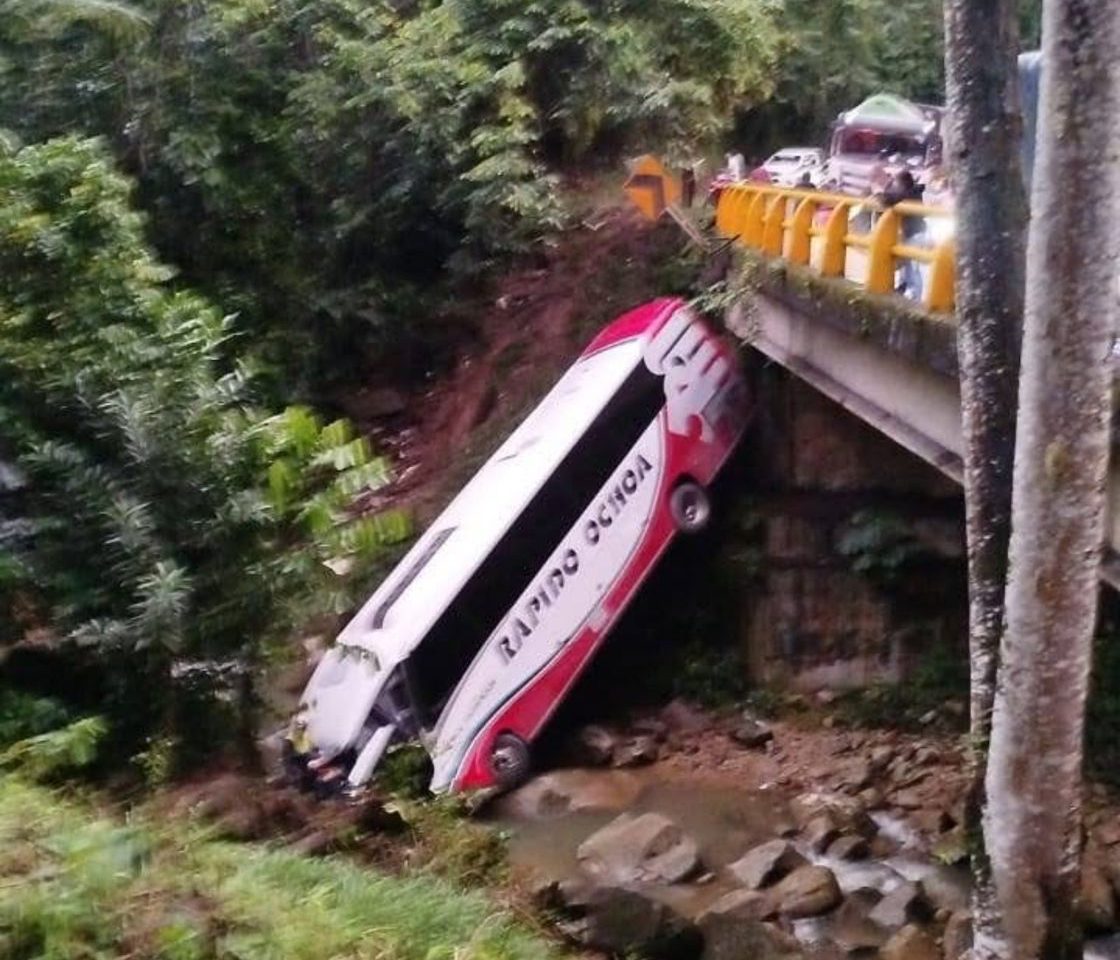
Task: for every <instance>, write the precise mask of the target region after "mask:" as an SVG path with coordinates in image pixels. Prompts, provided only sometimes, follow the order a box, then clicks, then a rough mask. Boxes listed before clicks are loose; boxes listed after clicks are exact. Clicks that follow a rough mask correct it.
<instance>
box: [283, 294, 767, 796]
mask: <svg viewBox="0 0 1120 960" xmlns="http://www.w3.org/2000/svg"><path fill="white" fill-rule="evenodd" d="M745 414H746V400H745V390H744V384H743V381H742V379H741V376H740V373H739V371H738V368H737V364H736V358H735V354H734V352H733V350H732V349H731V348H730V347H729V346H728V345H727V344H725V343H724V342H723V341H722V340H721V339H720V338H719V337H717V336H716V335H715V334H713V333H712V331H711V330H709V329H708V328H707V327H706V326H705V325H704V324H703V323H702V322H701V321H700V320H699V319H697V318H696V317H695V316H694V315H693V314H692V313H691V312H690V311H689V310H688V308H687V307H686V306H685V305H684V304H683V303H682V302H681V301H679V300H674V299H663V300H657V301H654V302H652V303H649V304H646V305H645V306H642V307H639V308H638V309H636V310H633V311H631V312H630V313H627V314H625V315H624V316H622V317H620V318H618V319H617V320H616V321H614V322H613V323H612V324H610V325H609V326H607V327H606V328H605V329H604V330H603V331H602V332H601V333H600V334H599V335H598V336H597V337H596V338H595V339H594V340H593V341H592V343H591V344H590V346H588V347H587V349H586V350H585V351H584V352H583V354H582V355H581V356H580V357H579V359H578V360H577V361H576V363H575V364H574V365H573V366H572V367H571V368H570V369H569V370H568V371H567V372H566V373H565V374H564V376H563V377H562V378H561V379H560V381H559V382H558V383H557V384H556V386H555V387H554V388H553V389H552V391H551V392H550V393H549V394H548V396H547V397H545V399H544V400H543V401H542V402H541V403H540V405H539V406H538V407H537V408H536V409H535V410H534V411H533V412H532V413H531V414H530V415H529V416H528V418H527V419H526V420H525V421H524V422H523V423H522V424H521V425H520V426H519V427H518V428H517V430H515V431H514V433H513V434H512V435H511V436H510V437H509V438H508V439H507V440H506V442H505V443H504V444H502V446H501V447H500V448H499V449H498V451H497V452H496V453H495V454H494V455H493V456H492V457H491V458H490V459H489V460H488V461H487V462H486V464H485V465H484V466H483V467H482V468H481V469H480V470H479V471H478V473H477V474H476V475H475V476H474V478H473V479H472V480H471V481H470V482H469V483H468V484H467V485H466V487H464V488H463V490H462V491H461V492H460V493H459V495H458V496H457V497H456V498H455V500H454V501H453V502H452V503H451V504H450V506H448V507H447V509H446V510H444V512H443V513H442V514H441V515H440V516H439V518H438V519H437V520H436V521H435V522H434V523H433V524H432V525H431V527H430V528H429V529H428V530H427V532H426V533H425V534H424V535H423V536H422V537H421V538H420V540H419V541H418V542H417V543H416V545H415V546H414V547H413V548H412V549H411V550H410V551H409V553H408V555H407V556H406V557H405V558H404V559H403V560H402V561H401V563H400V565H399V566H398V567H397V568H396V569H395V570H394V571H393V572H392V573H391V574H390V575H389V576H388V577H387V578H386V580H385V581H384V582H383V583H382V584H381V586H380V587H379V588H378V589H377V590H376V591H375V592H374V594H373V596H371V597H370V599H369V600H368V601H367V602H366V604H365V605H364V606H363V607H362V609H361V610H360V611H359V612H358V614H357V615H356V616H355V617H354V618H353V620H351V622H350V623H349V624H348V625H347V626H346V628H345V629H344V630H343V631H342V633H341V634H340V635H339V637H338V640H337V643H336V644H335V645H334V647H333V648H332V649H331V650H330V651H329V652H328V653H327V654H326V655H325V656H324V658H323V660H322V661H321V662H320V664H319V666H318V667H317V669H316V670H315V673H314V675H313V676H312V678H311V681H310V683H309V684H308V686H307V689H306V691H305V692H304V695H303V698H302V704H301V709H300V713H299V715H298V720H297V727H298V730H299V737H298V742H299V746H298V748H297V749H296V751H295V752H296V754H297V756H296V757H295V759H296V761H297V762H298V763H299V764H302V767H303V769H304V770H305V771H306V770H310V771H312V772H313V774H314V775H315V776H316V777H320V778H321V777H323V776H329V777H333V778H335V780H336V781H337V782H338V783H339V784H340V785H341V784H342V783H348V784H349V785H350V786H351V787H357V786H360V785H361V784H363V783H364V782H365V781H366V780H368V778H369V777H370V775H371V773H372V772H373V769H374V767H375V766H376V765H377V763H378V762H379V761H380V759H381V757H382V756H383V754H384V753H385V750H386V749H387V748H388V747H389V746H390V745H391V744H392V743H394V742H397V741H400V740H410V739H417V740H419V741H420V742H421V743H422V744H423V745H424V747H425V748H426V749H427V751H428V752H429V754H430V755H431V758H432V762H433V766H434V775H433V777H432V781H431V789H432V790H433V791H437V792H438V791H444V790H464V789H474V788H484V787H491V786H499V787H510V786H513V785H515V784H517V783H519V782H520V781H521V780H522V779H523V778H524V777H525V776H526V775H527V773H528V770H529V767H530V745H531V744H532V742H533V741H534V739H535V738H536V737H537V735H538V734H539V733H540V732H541V730H542V728H543V727H544V726H545V724H546V723H547V722H548V719H549V717H550V716H551V715H552V713H553V711H555V710H556V708H557V707H558V706H559V704H560V703H561V701H562V700H563V699H564V696H565V694H566V693H567V692H568V690H569V689H570V688H571V686H572V684H573V683H574V682H575V680H576V678H577V677H578V676H579V675H580V673H581V671H582V670H583V669H584V668H585V667H586V666H587V664H588V662H589V661H590V660H591V658H592V656H593V655H594V654H595V651H596V650H597V649H598V648H599V646H600V645H601V644H602V642H603V640H604V639H605V638H606V636H607V634H608V633H609V632H610V630H611V628H612V626H613V625H614V624H615V622H616V621H617V620H618V618H619V616H620V615H621V614H622V612H623V610H624V609H625V608H626V606H627V604H628V603H629V602H630V600H631V599H632V598H633V597H634V595H635V593H636V592H637V591H638V588H639V587H640V586H641V584H642V582H643V581H644V580H645V578H646V576H647V575H648V574H649V572H650V570H651V569H652V568H653V566H654V565H655V564H656V563H657V561H658V559H659V558H660V556H661V555H662V553H663V552H664V551H665V549H666V547H667V546H668V545H669V543H670V541H671V540H672V539H673V538H674V536H675V535H676V534H677V533H681V532H683V533H692V532H694V531H697V530H699V529H701V528H703V527H704V526H705V524H706V523H707V521H708V517H709V514H710V505H709V500H708V493H707V487H708V485H709V484H710V483H711V481H712V479H713V478H714V477H715V475H716V473H717V471H718V470H719V468H720V466H721V465H722V464H723V462H724V461H725V460H726V459H727V457H728V455H729V454H730V453H731V451H732V449H733V447H734V446H735V444H736V442H737V440H738V438H739V436H740V434H741V432H742V430H743V428H744V425H745ZM292 742H293V743H295V742H296V738H293V741H292Z"/></svg>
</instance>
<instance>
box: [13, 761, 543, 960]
mask: <svg viewBox="0 0 1120 960" xmlns="http://www.w3.org/2000/svg"><path fill="white" fill-rule="evenodd" d="M554 956H556V953H555V951H554V950H553V949H552V948H551V947H550V946H549V945H548V944H546V942H545V941H543V940H542V939H540V938H539V937H537V936H535V935H534V934H532V933H531V932H530V931H529V930H528V929H526V928H524V927H522V926H521V925H519V924H518V923H517V922H515V921H514V920H513V919H512V918H511V917H510V916H509V915H508V914H507V913H505V912H503V911H501V910H499V909H497V908H496V907H495V906H494V905H493V904H492V903H491V902H489V901H488V900H487V899H486V898H485V897H483V896H481V895H479V894H474V893H466V892H463V890H461V889H460V888H458V887H456V886H454V885H452V884H449V883H447V882H444V881H441V880H438V879H436V878H433V877H431V876H428V875H416V876H412V877H406V878H397V877H390V876H385V875H382V874H378V873H374V872H371V871H370V870H367V869H363V868H361V867H358V866H356V865H354V864H351V863H347V862H346V861H344V860H341V859H332V858H326V859H308V858H304V857H300V856H298V855H295V854H292V853H288V852H283V851H278V850H270V849H268V848H266V847H262V846H248V845H232V844H227V843H220V842H217V841H214V840H213V839H210V838H209V837H208V836H207V835H206V834H205V833H203V832H201V831H200V830H198V829H196V828H193V827H185V826H182V825H175V824H167V823H155V822H149V821H147V820H146V819H145V818H144V816H143V814H142V812H141V813H140V814H139V815H136V816H133V817H132V818H129V819H128V820H125V821H119V820H117V819H115V818H114V817H112V816H105V815H102V814H98V813H97V812H96V811H94V810H93V809H92V808H91V807H90V806H88V805H87V804H86V803H84V802H82V801H75V800H66V799H62V798H61V797H60V796H59V795H57V794H55V793H53V792H51V791H48V790H46V789H44V788H42V787H38V786H32V785H29V784H27V783H25V782H23V781H21V780H19V779H16V778H11V777H9V778H6V779H4V780H3V781H0V958H3V960H31V958H42V960H83V958H89V960H124V958H126V957H127V958H128V960H157V958H158V960H332V958H339V960H341V958H346V960H366V958H368V960H445V958H446V960H537V958H541V960H547V958H549V957H554Z"/></svg>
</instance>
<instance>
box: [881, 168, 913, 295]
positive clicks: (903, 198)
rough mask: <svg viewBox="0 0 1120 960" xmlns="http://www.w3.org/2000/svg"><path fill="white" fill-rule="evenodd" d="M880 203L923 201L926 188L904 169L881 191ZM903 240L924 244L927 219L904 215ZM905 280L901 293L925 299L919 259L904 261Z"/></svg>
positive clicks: (906, 242)
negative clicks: (923, 190) (925, 220)
mask: <svg viewBox="0 0 1120 960" xmlns="http://www.w3.org/2000/svg"><path fill="white" fill-rule="evenodd" d="M877 199H878V200H879V202H880V203H881V204H882V205H883V206H884V207H893V206H896V205H897V204H900V203H921V201H922V188H921V187H919V186H918V184H917V182H916V181H915V180H914V175H913V174H912V173H911V172H910V171H909V170H900V171H899V172H898V173H896V174H895V175H894V176H893V177H891V179H890V182H889V183H888V184H887V186H886V189H885V190H883V192H882V193H881V194H879V196H878V198H877ZM900 233H901V234H902V240H903V242H904V243H905V244H907V245H908V246H921V245H923V244H924V243H925V222H924V221H923V220H922V219H921V218H920V217H914V216H906V215H905V214H904V215H902V223H901V227H900ZM901 274H902V276H901V278H900V280H901V282H900V283H899V285H898V292H899V293H901V294H902V295H903V296H905V297H909V298H910V299H911V300H920V299H921V298H922V271H921V268H920V267H919V266H918V263H917V261H915V260H910V259H906V260H903V261H902V267H901Z"/></svg>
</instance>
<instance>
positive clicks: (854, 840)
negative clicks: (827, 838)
mask: <svg viewBox="0 0 1120 960" xmlns="http://www.w3.org/2000/svg"><path fill="white" fill-rule="evenodd" d="M827 852H828V855H829V856H830V857H836V858H837V859H838V860H866V859H867V858H868V857H869V856H870V855H871V846H870V844H868V842H867V840H866V839H865V838H864V837H861V836H859V835H857V834H854V833H848V834H845V835H844V836H842V837H839V838H837V839H836V840H834V841H833V842H832V843H830V844H829V845H828V851H827Z"/></svg>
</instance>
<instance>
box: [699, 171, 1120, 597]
mask: <svg viewBox="0 0 1120 960" xmlns="http://www.w3.org/2000/svg"><path fill="white" fill-rule="evenodd" d="M866 204H867V202H866V201H862V202H861V201H860V200H858V199H855V198H852V197H845V196H835V195H827V194H822V193H818V192H815V191H798V190H788V189H782V188H777V187H770V186H762V185H758V184H753V183H752V184H744V185H741V186H734V187H730V188H728V189H726V190H725V191H724V192H723V193H722V195H721V197H720V199H719V204H718V207H717V215H716V227H717V230H718V232H719V233H720V234H721V235H722V236H723V237H725V238H727V239H728V240H731V241H732V242H733V243H734V244H735V245H736V246H737V247H739V248H741V249H743V250H744V251H745V253H746V264H745V267H744V271H743V273H742V274H741V275H739V276H737V277H736V278H734V279H733V280H732V283H733V284H734V283H738V284H739V285H740V286H741V287H742V288H743V293H744V294H746V293H747V292H748V291H749V293H750V295H749V296H743V297H741V298H740V299H739V300H738V302H737V304H736V306H735V307H734V308H733V309H732V310H731V312H730V315H729V326H730V327H731V329H732V330H733V331H734V332H735V333H736V334H737V335H738V336H740V337H741V338H742V339H743V340H744V341H746V342H747V343H749V344H750V345H751V346H753V347H754V348H755V349H756V350H758V351H759V352H760V353H762V354H763V355H764V356H766V357H768V358H769V359H770V360H772V361H774V362H776V363H778V364H780V365H781V366H782V367H784V368H786V369H787V370H788V371H790V372H791V373H792V374H793V375H794V376H796V377H797V378H799V379H800V380H802V381H804V382H805V383H807V384H810V385H811V386H812V387H814V388H815V389H816V390H818V391H820V393H822V394H824V395H825V396H827V397H829V398H830V399H831V400H833V401H835V402H836V403H838V404H839V405H840V406H842V407H844V408H845V409H846V410H848V411H850V412H851V413H852V414H854V415H855V416H856V417H858V418H860V419H861V420H863V421H865V422H866V423H867V424H870V425H871V426H872V427H874V428H875V430H877V431H879V432H880V433H882V434H884V435H885V436H887V437H889V438H890V439H891V440H893V441H895V442H896V443H897V444H900V445H901V446H902V447H904V448H905V449H906V450H909V451H910V452H911V453H913V454H916V455H917V456H918V457H920V458H921V459H922V460H924V461H926V462H927V463H929V464H931V465H932V466H934V467H936V468H937V470H938V471H940V472H941V473H942V474H944V475H945V476H946V477H949V478H951V479H952V480H953V481H955V482H956V483H958V484H959V483H961V479H962V452H963V446H962V431H961V405H960V387H959V382H958V370H957V348H956V325H955V321H954V316H953V306H954V301H953V279H954V278H953V241H952V234H951V229H943V230H938V229H936V227H937V225H938V224H943V225H948V224H950V223H951V216H952V214H951V212H950V211H946V210H941V209H934V208H927V207H922V206H920V205H917V204H899V205H898V206H897V207H895V208H893V209H890V210H885V211H883V210H878V209H874V210H872V209H870V208H869V207H868V206H867V205H866ZM869 214H871V216H868V215H869ZM911 217H914V218H918V217H920V218H922V219H923V220H924V221H925V224H926V229H925V231H924V232H923V235H922V236H920V237H918V238H913V239H910V240H908V241H904V239H903V238H904V236H905V235H906V234H907V233H909V234H911V235H913V234H914V233H915V232H916V231H913V230H911V231H907V230H905V229H904V227H903V224H904V223H905V221H906V220H907V218H911ZM859 220H863V221H864V223H863V225H862V228H861V226H860V224H859V223H858V222H857V221H859ZM868 221H872V222H870V223H869V222H868ZM906 262H910V263H913V264H915V265H916V268H917V269H916V273H917V275H918V276H920V278H921V280H920V285H921V288H922V290H921V295H920V299H919V300H916V301H912V300H907V299H904V298H902V297H900V296H897V295H895V294H894V292H893V291H894V289H895V277H896V271H897V269H898V267H899V265H900V264H903V263H906ZM1109 496H1110V502H1111V510H1110V519H1109V523H1108V528H1107V535H1106V543H1105V556H1104V563H1103V567H1102V577H1103V579H1104V580H1105V582H1107V583H1108V584H1109V585H1110V586H1112V587H1114V588H1118V589H1120V458H1116V460H1115V461H1114V463H1113V466H1112V468H1111V472H1110V477H1109Z"/></svg>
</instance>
